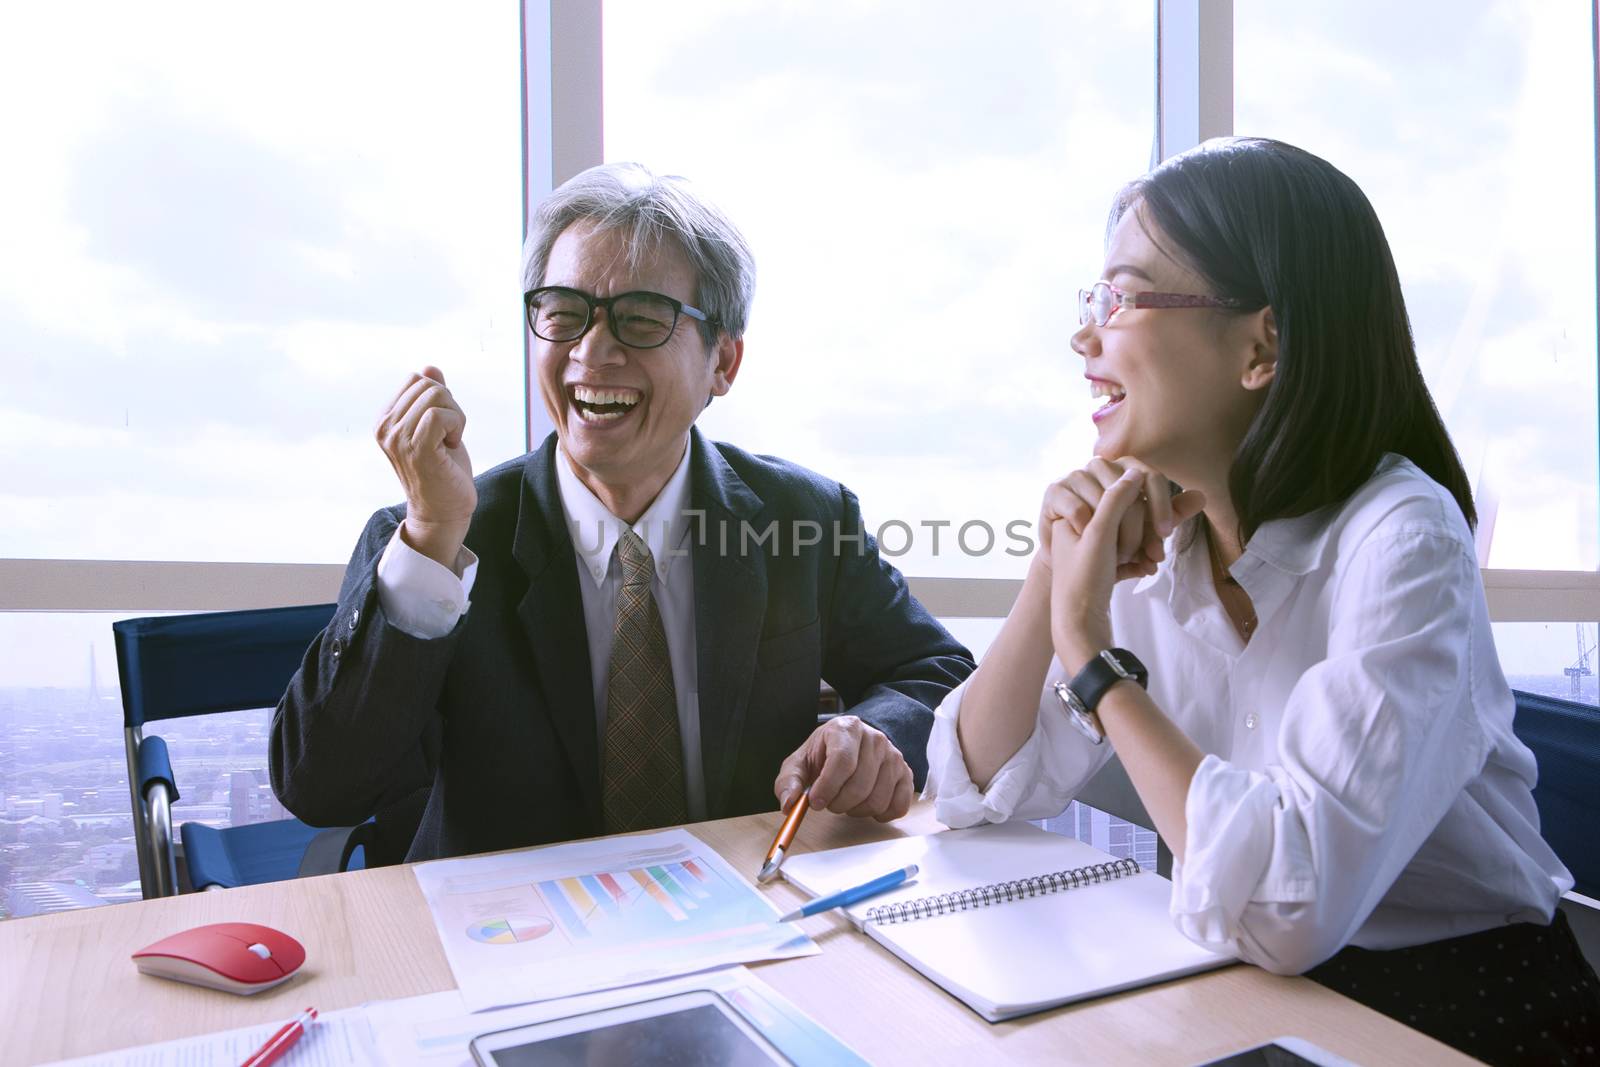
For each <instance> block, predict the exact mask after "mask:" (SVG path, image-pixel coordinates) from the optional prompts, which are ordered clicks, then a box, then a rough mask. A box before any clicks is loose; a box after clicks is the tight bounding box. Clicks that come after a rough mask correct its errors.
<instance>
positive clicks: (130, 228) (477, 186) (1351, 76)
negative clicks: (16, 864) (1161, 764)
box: [0, 0, 1600, 686]
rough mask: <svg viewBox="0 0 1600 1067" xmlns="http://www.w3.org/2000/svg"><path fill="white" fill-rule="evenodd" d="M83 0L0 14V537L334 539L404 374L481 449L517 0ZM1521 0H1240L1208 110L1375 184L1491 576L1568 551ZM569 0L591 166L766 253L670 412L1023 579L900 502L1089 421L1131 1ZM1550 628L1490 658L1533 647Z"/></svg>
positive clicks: (1063, 456)
mask: <svg viewBox="0 0 1600 1067" xmlns="http://www.w3.org/2000/svg"><path fill="white" fill-rule="evenodd" d="M90 7H91V8H92V9H93V11H92V14H91V13H89V12H86V10H85V8H84V7H82V6H79V5H71V6H62V5H21V6H19V5H12V8H10V9H8V10H7V11H6V12H5V14H4V15H0V92H3V93H4V94H5V98H6V99H8V100H13V101H19V100H21V101H32V102H34V105H33V106H28V107H21V106H18V107H8V108H6V109H4V110H3V111H0V137H3V138H4V143H6V144H7V145H8V146H13V150H12V155H13V158H26V159H27V160H28V161H29V165H28V166H25V167H10V168H5V169H4V170H3V171H0V232H5V233H6V234H7V235H8V243H9V244H11V245H12V246H13V248H14V249H15V250H17V251H16V252H14V253H13V254H9V255H7V256H6V257H3V258H0V359H3V361H4V365H5V368H6V370H7V372H8V373H7V380H8V388H7V390H6V391H5V392H4V393H0V454H4V455H6V456H7V457H15V459H14V461H13V462H9V463H7V464H6V465H5V473H4V474H3V475H0V510H3V511H4V513H5V514H6V515H7V521H6V522H5V523H4V524H3V526H0V557H19V556H20V557H29V556H52V557H83V558H97V557H99V558H136V559H189V560H239V561H258V560H272V561H282V562H343V561H344V560H345V559H346V558H347V556H348V553H349V550H350V546H351V545H352V544H353V543H354V541H355V538H356V535H357V534H358V533H359V531H360V528H361V526H362V523H363V522H364V520H365V518H366V516H367V515H368V514H369V513H370V512H371V511H372V510H373V509H375V508H377V507H380V506H384V505H387V504H389V503H392V502H394V501H395V500H397V499H398V498H399V495H400V494H399V489H398V485H397V483H396V482H395V479H394V476H393V474H392V473H391V472H390V470H389V469H388V466H387V464H386V462H385V461H384V459H383V457H382V455H381V453H380V452H379V451H378V449H377V447H376V445H375V444H374V443H373V441H372V438H371V428H372V425H373V423H374V421H375V420H376V417H377V415H378V412H379V410H380V409H381V408H382V407H383V406H384V405H385V403H386V402H387V401H388V400H389V398H390V397H391V395H392V394H393V393H394V392H395V390H396V389H397V388H398V387H399V385H400V384H401V382H402V381H403V380H404V378H405V376H406V375H407V374H408V373H409V372H410V371H411V370H413V369H416V368H418V367H420V366H421V365H422V364H424V363H435V364H437V365H439V366H441V367H443V368H444V369H445V372H446V374H447V376H448V378H449V381H450V384H451V386H452V388H453V390H454V391H455V392H456V394H457V396H458V398H459V400H460V402H461V404H462V406H463V408H464V409H465V410H466V412H467V414H468V420H469V424H468V429H467V444H468V447H469V449H470V451H471V454H472V456H473V460H474V463H475V466H476V467H477V468H478V469H480V470H482V469H487V468H488V467H489V466H491V465H493V464H495V463H497V462H500V461H501V460H504V459H507V458H510V457H512V456H514V455H516V454H518V453H519V452H520V451H521V449H522V440H523V432H522V419H523V396H522V388H523V384H522V383H523V378H522V366H521V350H522V343H521V336H522V333H521V331H522V324H521V318H520V310H521V309H520V292H519V290H520V286H519V284H518V281H519V279H518V275H519V264H518V255H519V248H520V240H521V143H520V139H521V116H520V107H519V103H520V98H519V76H520V72H519V69H518V62H519V61H518V37H517V32H518V26H517V18H516V15H517V12H516V5H515V4H512V3H508V2H506V0H481V2H476V3H462V4H457V5H451V6H450V7H449V8H448V9H445V8H441V7H438V6H436V5H423V4H393V3H388V4H382V5H379V4H376V3H356V2H342V3H340V4H336V5H328V4H311V3H288V4H280V5H275V6H274V7H273V8H271V9H270V12H269V13H268V14H263V13H262V12H263V11H264V10H266V9H251V8H242V7H238V6H237V5H216V4H184V3H171V2H166V0H163V2H161V3H152V4H145V5H140V6H139V7H138V8H137V9H136V10H129V9H128V8H126V7H125V6H121V5H114V4H109V3H106V4H102V5H90ZM1526 7H1528V4H1527V3H1523V4H1516V3H1498V2H1496V3H1490V2H1479V3H1467V4H1455V3H1452V4H1448V5H1394V4H1392V3H1387V4H1381V5H1380V4H1377V3H1373V2H1370V0H1362V2H1359V3H1350V2H1340V3H1332V2H1326V3H1315V4H1299V5H1293V6H1289V5H1281V4H1272V3H1268V2H1266V0H1235V5H1234V12H1235V20H1236V24H1237V27H1238V30H1237V35H1236V45H1235V67H1236V115H1237V119H1236V129H1237V130H1238V131H1239V132H1241V133H1258V134H1264V135H1268V136H1275V137H1280V138H1282V139H1285V140H1289V141H1291V142H1294V143H1297V144H1300V145H1302V146H1303V147H1306V148H1308V149H1310V150H1312V151H1314V152H1317V153H1319V154H1322V155H1324V156H1325V157H1326V158H1328V159H1329V160H1331V161H1332V162H1334V163H1335V164H1336V165H1338V166H1339V167H1341V168H1342V169H1344V170H1345V171H1346V172H1347V173H1349V174H1350V175H1351V176H1352V177H1353V178H1355V179H1356V181H1357V182H1358V183H1360V184H1361V185H1362V187H1363V188H1364V189H1365V190H1366V191H1367V193H1368V195H1369V197H1370V198H1371V199H1372V201H1373V203H1374V205H1375V207H1376V208H1377V210H1378V213H1379V216H1380V218H1381V219H1382V220H1383V221H1384V223H1385V226H1386V228H1387V231H1388V234H1389V238H1390V241H1391V244H1392V246H1393V248H1394V251H1395V256H1396V260H1397V262H1398V264H1399V267H1400V271H1401V275H1402V280H1403V283H1404V285H1405V288H1406V293H1407V297H1408V301H1409V307H1410V311H1411V315H1412V320H1413V324H1414V327H1415V331H1416V335H1417V339H1418V346H1419V353H1420V356H1421V360H1422V364H1423V368H1424V372H1425V374H1426V375H1427V377H1428V380H1429V383H1430V387H1431V388H1432V389H1433V391H1434V394H1435V397H1436V399H1437V401H1438V403H1439V406H1440V408H1441V410H1442V411H1443V413H1444V415H1445V418H1446V421H1447V423H1448V424H1449V426H1450V428H1451V431H1452V433H1453V435H1454V436H1455V438H1456V441H1457V444H1458V446H1459V447H1460V448H1461V451H1462V454H1463V459H1464V461H1465V462H1466V465H1467V469H1468V472H1469V475H1471V476H1472V477H1473V478H1474V480H1475V482H1476V483H1477V485H1478V489H1479V496H1480V503H1482V502H1484V501H1491V500H1498V507H1497V508H1495V509H1494V513H1495V521H1494V524H1493V549H1492V555H1491V558H1490V563H1491V565H1493V566H1497V567H1522V568H1537V569H1554V568H1577V569H1593V568H1595V567H1596V566H1597V565H1600V558H1597V557H1600V532H1597V530H1596V514H1597V512H1600V504H1597V500H1596V493H1597V485H1600V472H1597V469H1596V468H1597V459H1600V457H1597V449H1596V444H1595V442H1596V425H1597V417H1596V400H1595V397H1596V381H1595V375H1596V365H1597V357H1596V340H1595V274H1594V271H1595V266H1594V265H1595V250H1594V233H1595V225H1594V144H1593V129H1594V123H1593V112H1592V110H1586V109H1592V107H1593V101H1592V96H1593V72H1592V68H1591V66H1590V58H1589V49H1588V40H1589V37H1588V33H1589V31H1588V26H1587V19H1588V13H1587V10H1586V8H1585V5H1581V4H1564V5H1548V6H1546V5H1540V6H1539V16H1538V17H1537V18H1529V17H1523V14H1524V9H1525V8H1526ZM445 10H448V11H449V18H448V19H446V18H443V17H442V12H444V11H445ZM1441 11H1448V12H1449V13H1450V17H1448V18H1441V17H1439V12H1441ZM604 13H605V26H604V29H605V40H606V68H605V83H604V94H605V154H606V158H607V159H610V160H619V159H635V160H638V161H641V162H644V163H645V164H647V165H648V166H650V167H651V168H652V169H654V170H657V171H658V172H662V173H677V174H684V175H688V176H689V177H691V178H692V179H694V180H695V181H696V182H697V183H698V184H699V185H701V186H702V187H703V189H704V190H705V191H706V192H707V193H709V194H710V195H711V196H712V198H713V199H715V200H716V201H717V202H719V203H720V204H722V205H723V207H724V208H725V209H726V210H727V211H728V213H729V214H730V215H731V216H732V217H733V218H735V219H736V220H737V221H738V222H739V223H740V225H741V227H742V228H743V229H744V230H745V232H746V235H747V237H748V238H749V240H750V242H751V244H752V246H753V247H754V249H755V253H756V258H757V262H758V265H759V279H758V284H757V297H756V301H755V306H754V309H753V314H752V318H751V327H750V331H749V334H748V336H747V349H746V351H747V355H746V360H745V364H744V367H743V369H742V371H741V374H740V377H739V380H738V381H737V383H736V387H735V389H734V391H733V392H732V393H731V394H730V395H729V396H728V397H727V398H725V399H723V400H719V401H718V402H717V403H716V404H714V405H712V407H711V408H710V409H709V410H708V412H707V413H706V415H705V416H704V417H703V419H702V426H703V428H704V429H705V430H706V431H707V432H708V433H710V434H711V435H712V436H714V437H718V438H722V439H727V440H731V441H734V442H736V443H738V444H740V445H741V446H743V447H746V448H749V449H751V450H753V451H764V452H773V453H776V454H780V455H783V456H785V457H786V458H789V459H792V460H795V461H797V462H801V463H803V464H805V465H807V466H810V467H813V468H815V469H817V470H820V471H822V472H824V473H826V474H828V475H830V476H832V477H836V478H838V479H840V480H842V481H844V482H845V483H846V484H847V485H849V486H850V487H851V488H852V489H854V490H855V491H856V492H857V493H858V494H859V496H860V497H861V500H862V506H863V509H864V512H865V514H866V517H867V520H868V523H869V526H876V525H877V524H880V523H883V522H885V521H888V520H891V519H899V520H901V521H904V522H907V523H909V524H911V525H912V526H913V527H914V528H915V529H916V530H917V534H918V537H917V540H916V542H915V543H914V545H913V548H912V550H911V551H910V552H908V553H907V554H906V555H904V556H901V557H899V558H898V559H897V560H896V562H897V563H898V564H899V565H900V566H901V567H902V568H903V569H904V570H905V571H906V572H907V573H909V574H917V575H931V574H938V575H964V576H982V577H1020V576H1021V573H1022V569H1023V562H1024V561H1023V560H1022V559H1021V558H1019V557H1017V556H1010V555H1006V554H1005V553H1004V552H1003V551H1000V549H999V548H997V549H996V550H995V551H993V552H991V553H989V554H987V555H985V556H981V557H974V556H969V555H967V554H965V553H963V552H961V551H959V550H953V549H952V545H951V538H950V533H949V531H948V530H947V531H946V532H945V533H944V535H943V542H942V544H941V551H940V552H939V553H938V554H937V555H935V554H934V553H932V552H931V543H930V541H931V535H930V534H929V532H928V530H927V528H926V527H924V526H922V525H921V524H922V523H924V522H935V521H941V520H943V521H949V522H952V523H953V524H955V526H959V525H961V524H962V523H964V522H967V521H973V520H981V521H983V522H986V523H988V524H989V525H990V526H991V527H993V528H995V529H997V530H999V529H1001V528H1003V527H1004V525H1005V523H1007V522H1009V521H1012V520H1016V519H1024V520H1031V519H1032V518H1033V516H1034V515H1035V513H1036V511H1037V506H1038V501H1039V497H1040V495H1041V493H1042V490H1043V487H1044V486H1045V485H1046V484H1047V483H1048V482H1049V481H1050V480H1052V479H1054V478H1056V477H1059V476H1061V475H1062V474H1064V473H1065V472H1067V471H1069V470H1071V469H1073V468H1075V467H1077V466H1079V465H1081V463H1082V462H1083V461H1084V460H1085V459H1086V458H1087V457H1088V456H1089V454H1090V450H1091V447H1092V443H1093V438H1094V430H1093V425H1092V423H1091V422H1090V420H1089V417H1088V416H1089V412H1090V410H1091V409H1092V407H1093V406H1094V405H1093V402H1092V401H1091V399H1090V397H1089V395H1088V391H1087V388H1086V386H1087V383H1085V382H1084V381H1083V379H1082V367H1081V363H1080V361H1079V360H1078V358H1077V357H1076V356H1074V355H1073V354H1072V353H1071V352H1070V350H1069V349H1068V347H1067V339H1068V338H1069V337H1070V335H1071V333H1072V332H1073V330H1075V329H1076V319H1075V313H1074V309H1073V294H1074V293H1075V291H1076V290H1077V289H1078V288H1079V287H1081V286H1084V285H1087V284H1088V283H1089V282H1092V281H1093V280H1094V279H1095V278H1096V277H1098V273H1099V267H1100V262H1101V247H1102V245H1101V242H1102V239H1103V236H1104V228H1105V219H1106V211H1107V208H1108V206H1109V204H1110V201H1111V198H1112V196H1113V195H1114V193H1115V192H1116V190H1117V188H1118V187H1119V186H1120V185H1121V184H1122V183H1123V182H1125V181H1127V180H1128V179H1130V178H1133V177H1136V176H1137V175H1139V174H1140V173H1142V172H1143V171H1144V170H1145V169H1146V168H1147V166H1148V164H1149V161H1150V149H1151V131H1152V127H1153V123H1154V93H1153V88H1154V68H1153V64H1154V51H1153V48H1152V42H1153V34H1154V25H1153V5H1152V4H1126V3H1115V2H1110V0H1106V2H1101V0H1074V2H1073V3H1071V4H1062V3H1059V2H1049V0H1046V2H1036V3H1034V2H1021V0H1016V2H1007V3H1005V4H1001V5H992V6H990V7H986V8H984V9H983V10H982V11H976V10H975V9H974V8H973V7H972V6H971V5H970V4H966V3H955V2H953V0H937V2H930V3H909V2H890V0H881V2H880V0H853V2H849V3H840V4H835V5H831V6H830V7H829V8H828V9H827V15H826V17H819V16H818V14H817V9H816V8H815V7H814V6H812V5H806V4H801V3H797V2H789V3H763V4H760V5H754V4H750V3H745V2H736V0H695V2H694V3H689V4H674V5H666V4H659V3H647V2H645V0H607V2H606V4H605V6H604ZM1563 20H1566V21H1563ZM86 26H87V27H92V29H87V30H86V29H85V28H84V27H86ZM308 27H310V28H313V30H314V32H308ZM1005 544H1006V542H1005V541H1004V540H1003V539H1002V540H1001V542H1000V548H1003V547H1004V546H1005ZM108 622H109V616H104V617H99V618H96V617H94V616H71V615H65V614H63V615H58V616H32V617H29V616H0V647H5V648H6V649H7V650H8V651H7V653H6V654H5V659H4V660H0V686H6V685H11V684H77V683H78V681H79V680H81V678H82V677H83V676H84V673H85V670H86V667H85V663H86V651H85V649H86V642H87V641H88V640H90V639H91V638H93V639H96V640H102V641H104V640H106V638H105V637H104V633H103V632H105V631H108V630H109V626H108ZM1558 629H1560V631H1561V632H1560V634H1559V635H1556V636H1559V651H1558V650H1557V641H1556V636H1552V634H1550V633H1545V632H1544V631H1538V630H1536V629H1534V628H1528V627H1525V628H1510V629H1505V630H1504V632H1505V647H1504V648H1503V650H1502V651H1503V652H1505V653H1507V654H1508V657H1509V656H1510V655H1515V656H1516V657H1517V659H1518V660H1519V662H1524V661H1525V662H1528V663H1532V662H1534V661H1541V662H1543V661H1549V662H1546V663H1545V668H1549V669H1559V666H1560V665H1562V663H1564V662H1565V661H1566V660H1570V659H1571V658H1572V657H1571V655H1570V654H1569V653H1568V651H1567V648H1568V646H1569V645H1572V644H1573V642H1572V640H1571V629H1572V628H1571V627H1570V626H1568V627H1565V628H1558ZM107 647H109V646H107ZM1558 657H1565V659H1564V660H1560V662H1557V659H1558ZM110 662H111V661H110V660H107V659H105V657H104V650H103V651H102V672H104V671H105V669H106V664H108V663H110ZM1508 666H1509V663H1508ZM1541 669H1544V668H1541ZM46 679H48V680H46Z"/></svg>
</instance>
